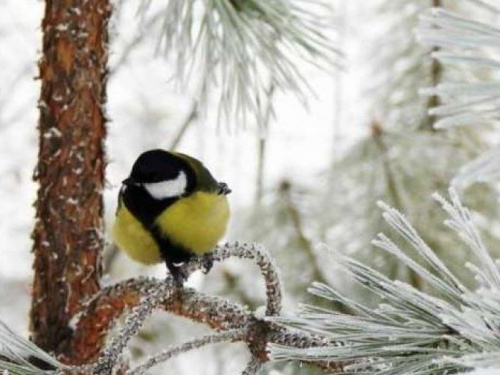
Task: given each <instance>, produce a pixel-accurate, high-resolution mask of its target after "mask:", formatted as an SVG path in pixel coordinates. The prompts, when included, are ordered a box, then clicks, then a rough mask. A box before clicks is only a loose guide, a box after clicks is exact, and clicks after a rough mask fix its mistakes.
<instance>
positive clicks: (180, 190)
mask: <svg viewBox="0 0 500 375" xmlns="http://www.w3.org/2000/svg"><path fill="white" fill-rule="evenodd" d="M143 186H144V188H145V189H146V191H147V192H148V193H149V195H151V196H152V197H153V198H154V199H157V200H162V199H166V198H173V197H178V196H180V195H182V194H184V193H185V192H186V187H187V178H186V174H185V173H184V172H180V173H179V176H177V177H176V178H175V179H173V180H167V181H161V182H150V183H147V184H143Z"/></svg>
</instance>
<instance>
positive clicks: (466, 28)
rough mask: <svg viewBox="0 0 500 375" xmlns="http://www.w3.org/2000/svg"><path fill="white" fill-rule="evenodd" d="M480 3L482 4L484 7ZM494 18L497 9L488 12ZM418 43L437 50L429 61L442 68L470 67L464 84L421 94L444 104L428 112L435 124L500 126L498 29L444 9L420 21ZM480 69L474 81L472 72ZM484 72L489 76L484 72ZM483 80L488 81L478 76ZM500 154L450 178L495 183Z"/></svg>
mask: <svg viewBox="0 0 500 375" xmlns="http://www.w3.org/2000/svg"><path fill="white" fill-rule="evenodd" d="M481 3H484V2H481ZM483 5H484V4H483ZM486 9H487V10H489V11H490V12H491V13H493V14H495V15H496V14H498V7H493V6H491V7H490V8H486ZM417 35H418V38H419V39H420V41H421V42H422V43H425V44H429V45H433V46H435V47H440V48H441V49H442V50H441V51H440V52H436V53H434V54H433V57H434V58H435V59H436V60H438V61H440V62H441V63H443V64H452V65H455V66H457V65H462V66H466V67H468V68H469V71H470V73H471V74H469V77H473V79H469V81H468V82H445V83H441V84H439V85H437V86H435V87H431V88H428V89H425V90H422V94H424V95H430V96H439V97H441V98H442V99H443V104H441V105H438V106H436V107H434V108H431V109H430V110H429V114H431V115H433V116H436V118H438V120H437V121H436V122H435V124H434V126H435V127H436V128H450V127H458V126H466V125H481V124H485V123H486V124H488V123H495V124H498V123H499V121H500V29H498V28H497V27H495V26H493V25H489V24H487V23H485V22H480V21H475V20H472V19H469V18H466V17H462V16H460V15H458V14H455V13H452V12H447V11H444V10H442V9H433V10H432V11H429V12H426V13H424V14H423V15H422V17H421V22H420V26H419V28H418V31H417ZM476 71H478V72H479V71H481V73H480V74H478V75H476V77H474V72H476ZM485 72H486V73H487V74H485ZM485 76H487V77H488V78H487V79H484V78H481V77H485ZM499 159H500V152H499V151H498V147H496V148H495V151H493V152H490V153H488V154H485V155H482V156H481V157H479V158H478V159H477V160H475V161H473V162H471V163H469V164H467V165H465V166H464V167H463V168H462V169H461V171H460V173H459V174H458V176H457V177H456V178H455V179H454V181H453V183H454V184H455V185H459V186H460V185H465V186H466V185H469V184H471V183H474V182H491V181H498V175H499V174H500V168H499V165H500V163H498V160H499Z"/></svg>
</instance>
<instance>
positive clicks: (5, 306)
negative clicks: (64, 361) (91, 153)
mask: <svg viewBox="0 0 500 375" xmlns="http://www.w3.org/2000/svg"><path fill="white" fill-rule="evenodd" d="M340 3H344V4H343V5H342V7H343V9H342V12H343V14H349V15H350V16H353V15H354V18H355V19H356V20H357V22H356V27H353V24H352V23H349V24H344V23H343V22H338V24H339V28H338V31H339V33H343V34H349V38H345V39H344V40H343V41H342V45H340V44H339V47H341V48H342V50H343V52H344V55H345V57H344V61H343V65H344V69H343V70H339V72H338V76H334V75H332V74H331V73H324V72H319V71H318V70H316V69H313V68H311V67H309V66H304V67H303V69H305V75H306V76H307V78H308V80H309V82H310V85H311V86H312V87H313V88H314V90H315V91H316V96H312V95H311V97H310V98H309V106H308V108H304V107H303V106H301V105H300V103H299V102H298V101H297V100H296V99H295V98H294V97H293V96H291V95H284V94H279V95H277V97H276V119H275V120H273V121H272V123H271V126H270V131H269V134H268V137H267V145H268V151H267V156H266V165H265V173H264V188H265V190H268V189H270V188H272V187H274V186H275V185H276V184H277V183H278V182H279V181H281V180H284V179H288V180H291V181H296V182H298V183H300V184H301V185H303V186H314V185H315V184H320V183H323V182H322V180H320V179H318V178H317V176H318V175H319V174H320V173H322V172H323V171H325V170H326V169H327V168H328V166H329V165H330V164H331V162H332V159H333V158H335V157H336V156H337V155H339V154H342V151H343V150H345V149H346V148H347V146H348V145H349V144H351V143H352V142H353V141H354V140H355V139H357V137H359V136H360V135H363V134H366V133H367V132H368V131H369V130H368V126H367V125H368V122H369V120H370V119H371V118H372V116H373V115H374V113H373V111H372V112H370V106H369V104H370V103H369V102H368V101H367V100H366V97H365V96H366V88H367V86H369V77H368V74H369V73H368V72H369V71H370V69H367V68H366V65H367V64H366V61H362V59H363V58H365V59H366V51H367V50H368V48H369V47H370V45H371V43H373V42H374V38H376V37H377V35H376V33H375V34H374V33H373V30H377V28H376V27H375V29H374V26H373V25H370V24H369V23H367V22H365V21H366V20H365V18H364V17H365V16H366V15H365V13H364V10H363V8H364V4H365V3H364V2H363V1H361V0H359V1H353V2H340ZM346 3H349V4H347V5H346ZM119 4H120V12H119V13H117V14H115V16H114V19H113V23H112V32H111V55H110V56H111V57H110V68H111V75H110V80H109V88H108V107H107V112H108V117H109V119H110V122H109V124H108V129H109V137H108V139H107V144H106V146H107V151H108V159H109V165H108V170H107V187H106V191H105V195H104V196H105V204H106V218H107V227H108V228H109V226H110V222H111V220H112V217H113V213H114V210H115V204H116V194H117V189H118V186H119V182H120V181H121V180H122V179H123V178H124V177H125V176H126V175H127V173H128V172H129V169H130V167H131V164H132V163H133V161H134V159H135V158H136V157H137V155H138V154H139V153H140V152H142V151H144V150H146V149H149V148H156V147H160V148H161V147H163V148H168V146H169V144H170V143H171V141H172V138H173V137H174V136H175V135H176V134H177V132H178V130H179V127H180V126H181V125H182V124H183V122H184V121H185V119H186V116H188V115H189V111H190V109H191V106H192V105H193V97H192V95H190V93H189V92H188V90H185V91H184V92H183V91H182V90H179V88H178V87H176V86H175V85H174V84H173V83H172V80H171V77H172V75H173V74H174V71H173V69H172V66H171V65H170V64H169V62H168V59H166V58H165V56H163V55H162V54H161V53H157V52H156V49H155V46H156V43H157V41H158V37H159V34H158V28H153V29H151V30H147V33H146V35H145V36H144V38H143V41H142V42H141V43H140V45H139V46H138V47H137V48H135V49H133V51H132V52H131V53H130V54H127V58H126V59H123V56H124V53H126V51H127V47H128V46H129V45H130V43H131V42H132V41H133V40H134V38H136V36H137V35H139V34H141V32H144V29H143V28H144V24H143V23H141V20H140V19H139V18H138V17H137V15H136V11H137V4H136V2H134V1H120V2H119ZM360 4H363V6H360ZM42 16H43V2H42V1H37V0H24V1H18V0H2V1H1V2H0V83H1V84H0V140H1V143H0V176H1V177H0V202H1V203H0V207H1V210H0V238H1V241H0V301H1V303H0V318H1V319H2V320H4V321H5V322H7V323H8V324H9V325H10V326H11V327H13V328H14V329H15V330H16V331H17V332H20V333H23V334H25V335H27V334H28V328H27V322H28V309H29V288H30V279H31V263H32V258H31V253H30V249H31V239H30V233H31V230H32V228H33V217H34V209H33V202H34V199H35V194H36V185H35V184H34V183H33V182H32V173H33V170H34V166H35V163H36V155H37V131H36V125H37V117H38V112H37V99H38V95H39V81H38V80H36V79H35V77H36V75H37V60H38V59H39V57H40V43H41V29H40V23H41V19H42ZM354 40H355V41H356V43H351V42H352V41H354ZM332 43H334V42H333V41H332ZM215 104H216V103H212V105H211V106H210V107H209V109H208V111H207V112H206V113H200V114H199V116H198V118H197V119H196V120H195V121H194V123H193V124H192V125H191V126H190V128H189V129H188V131H187V133H186V135H185V136H184V137H183V139H182V141H181V143H180V145H179V146H178V150H180V151H182V152H185V153H188V154H191V155H193V156H196V157H198V158H199V159H201V160H203V162H204V163H205V164H206V165H207V166H208V167H209V169H210V170H211V171H213V174H214V175H215V176H216V177H217V178H218V179H220V180H222V181H225V182H227V183H228V184H229V186H230V187H231V189H232V190H233V193H232V194H231V195H230V203H231V207H232V210H233V216H232V221H233V222H238V220H240V216H239V213H240V212H241V210H243V209H245V208H247V207H249V206H252V205H253V204H254V197H255V194H256V191H255V189H256V188H255V186H256V184H255V180H256V178H257V153H258V142H259V137H258V134H257V132H256V130H255V129H256V124H251V123H250V124H247V126H246V128H245V129H244V127H243V126H242V124H232V126H231V127H230V130H227V129H226V128H225V127H224V126H222V127H218V126H217V121H216V119H215V115H214V113H215V110H212V109H211V108H212V107H215ZM375 115H378V113H375ZM232 236H233V234H232V233H231V231H230V232H229V234H228V239H232V240H236V239H237V238H233V237H232ZM233 267H234V268H233V269H234V272H235V273H236V274H238V273H252V272H253V273H255V270H251V269H248V268H245V267H242V266H241V265H239V264H235V265H233ZM113 271H114V272H113V273H112V274H111V275H110V276H109V279H108V281H114V280H117V279H119V278H125V277H130V276H136V275H139V274H143V273H145V272H151V271H149V270H146V269H144V268H142V267H139V266H137V265H135V264H133V263H132V262H130V261H129V260H128V259H126V258H125V257H121V256H120V257H119V261H117V263H116V264H115V265H114V267H113ZM163 272H165V271H164V267H162V266H159V267H158V268H157V269H156V270H155V271H153V273H156V274H158V275H162V274H163ZM252 277H253V276H252ZM255 277H257V275H256V274H255ZM249 279H250V280H251V277H250V278H246V280H249ZM191 282H192V283H194V284H195V285H200V283H201V282H202V281H201V280H200V278H199V277H198V278H194V280H192V281H191ZM306 286H307V285H304V289H305V288H306ZM247 287H248V288H251V285H250V284H249V285H247ZM252 293H253V292H252ZM170 319H175V318H170ZM151 324H152V325H153V324H156V325H155V327H158V325H159V327H160V328H159V330H160V331H161V330H162V329H164V330H165V331H168V330H171V329H172V328H171V326H170V325H168V324H166V323H165V322H164V320H162V318H161V317H158V316H155V318H154V319H153V321H152V322H151ZM200 330H202V329H201V328H199V327H194V328H193V329H192V332H188V333H185V334H187V336H192V335H195V334H196V333H197V332H199V331H200ZM141 345H142V346H141V350H145V351H146V352H147V351H150V350H151V351H153V350H155V348H156V347H155V345H157V344H155V343H154V342H153V343H148V342H147V340H146V341H144V342H142V343H141ZM148 345H149V346H148ZM138 347H139V346H138ZM233 347H234V345H232V346H231V348H233ZM156 349H157V348H156ZM231 350H232V349H231ZM203 353H207V355H211V354H210V353H212V354H213V353H214V352H213V351H212V349H208V350H207V349H204V352H203ZM231 353H233V352H232V351H231ZM194 355H195V356H196V355H197V354H194ZM231 355H232V356H235V358H241V357H242V354H241V353H240V352H238V354H234V353H233V354H231ZM182 358H185V357H182ZM182 358H181V360H180V361H172V362H171V364H170V365H169V366H170V367H171V368H172V372H169V373H176V374H178V373H186V374H187V373H194V372H193V371H194V370H193V367H192V366H188V365H187V364H186V363H187V362H189V361H183V360H182ZM217 360H218V361H222V362H220V363H216V364H211V365H209V366H206V367H205V368H204V369H203V370H202V369H201V368H198V369H197V372H196V373H200V374H202V373H203V374H207V375H208V374H217V373H221V374H222V373H235V371H238V369H239V368H240V367H241V366H242V364H243V363H244V360H235V361H233V362H234V363H233V362H229V363H227V364H226V363H224V361H223V360H221V358H220V357H217ZM183 371H186V372H183ZM203 371H204V372H203ZM498 371H500V370H498ZM494 373H496V372H495V371H494V370H478V371H477V372H476V373H475V374H476V375H492V374H494Z"/></svg>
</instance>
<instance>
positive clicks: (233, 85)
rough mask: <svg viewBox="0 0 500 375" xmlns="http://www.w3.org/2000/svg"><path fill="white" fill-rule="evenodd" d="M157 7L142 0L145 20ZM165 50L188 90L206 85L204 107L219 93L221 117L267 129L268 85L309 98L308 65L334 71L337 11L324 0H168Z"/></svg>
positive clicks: (201, 94) (201, 89) (161, 44)
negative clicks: (193, 85) (303, 66)
mask: <svg viewBox="0 0 500 375" xmlns="http://www.w3.org/2000/svg"><path fill="white" fill-rule="evenodd" d="M149 4H150V1H148V0H143V1H142V5H141V7H140V9H139V12H140V14H142V15H146V14H147V12H148V9H149ZM161 14H162V16H163V27H162V31H161V39H160V42H159V47H160V48H162V49H164V50H165V52H166V53H167V54H168V56H169V57H170V58H172V59H173V60H174V61H175V64H176V70H177V74H176V76H178V77H180V79H181V80H182V83H183V86H184V87H186V84H187V83H189V82H190V81H193V82H199V83H198V85H199V86H200V87H198V88H197V89H198V90H199V97H198V98H197V99H199V100H200V104H201V105H202V106H204V105H205V104H207V101H208V99H209V98H210V99H212V98H213V96H214V95H213V91H211V88H213V87H218V88H219V91H218V92H219V94H218V95H219V97H218V98H216V99H215V100H214V102H216V103H219V116H220V117H224V118H226V119H228V120H232V119H235V120H237V121H233V122H234V123H241V122H242V121H243V122H245V121H246V120H247V117H248V116H249V115H250V116H252V117H253V119H255V120H256V122H257V124H258V125H261V126H264V124H265V123H266V121H265V117H266V108H265V106H261V105H260V103H266V102H268V100H269V99H270V98H271V96H270V94H269V92H268V87H269V81H271V84H272V85H273V86H274V87H275V88H276V90H279V91H291V92H293V93H295V94H297V95H298V96H299V98H300V99H301V100H304V101H305V100H306V99H305V97H306V95H305V91H306V90H307V89H309V86H308V83H307V77H305V76H304V73H303V72H302V71H301V63H303V62H306V63H308V64H310V65H314V66H318V67H320V68H323V69H331V68H332V67H334V66H335V61H336V59H337V52H336V51H335V49H334V48H333V42H332V38H331V35H330V34H332V17H331V5H330V4H329V3H328V2H327V1H324V0H312V1H311V0H308V1H305V0H286V1H285V0H277V1H260V0H218V1H203V2H199V1H195V0H186V1H168V3H167V5H166V6H165V8H164V9H162V13H161Z"/></svg>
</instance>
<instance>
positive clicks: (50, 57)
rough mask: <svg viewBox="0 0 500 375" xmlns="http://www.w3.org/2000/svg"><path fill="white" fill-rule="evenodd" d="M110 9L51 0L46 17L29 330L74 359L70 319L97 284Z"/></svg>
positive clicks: (105, 3)
mask: <svg viewBox="0 0 500 375" xmlns="http://www.w3.org/2000/svg"><path fill="white" fill-rule="evenodd" d="M110 14H111V6H110V4H109V0H94V1H86V0H46V8H45V17H44V19H43V22H42V30H43V51H42V52H43V55H42V58H41V61H40V63H39V70H40V79H41V81H42V85H41V96H40V102H39V106H40V121H39V155H38V165H37V168H36V171H35V180H37V181H38V182H39V190H38V197H37V201H36V218H37V221H36V225H35V229H34V232H33V239H34V245H33V253H34V265H33V268H34V280H33V296H32V306H31V313H30V315H31V316H30V318H31V331H32V339H33V341H34V342H35V343H36V344H37V345H39V346H40V347H42V348H44V349H45V350H48V351H51V352H54V353H55V354H57V355H62V356H63V357H64V358H65V360H66V361H67V362H70V363H75V364H76V363H81V360H80V358H81V357H82V353H74V352H70V351H69V350H68V348H70V346H68V345H67V343H68V342H69V341H70V340H69V339H70V338H71V335H72V330H71V329H70V328H69V322H70V319H71V318H72V317H73V316H74V315H75V313H77V312H78V311H79V310H80V309H81V301H83V300H84V299H86V298H87V297H89V296H91V295H92V294H94V293H95V292H97V291H98V290H99V277H100V253H101V250H102V247H103V224H102V213H103V201H102V189H103V186H104V167H105V159H104V147H103V141H104V138H105V135H106V128H105V120H106V119H105V115H104V110H103V105H104V103H105V99H106V94H105V89H106V76H107V70H106V69H107V59H108V56H107V55H108V53H107V46H108V31H107V25H108V20H109V17H110ZM81 349H82V350H84V351H85V350H94V348H81Z"/></svg>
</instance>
